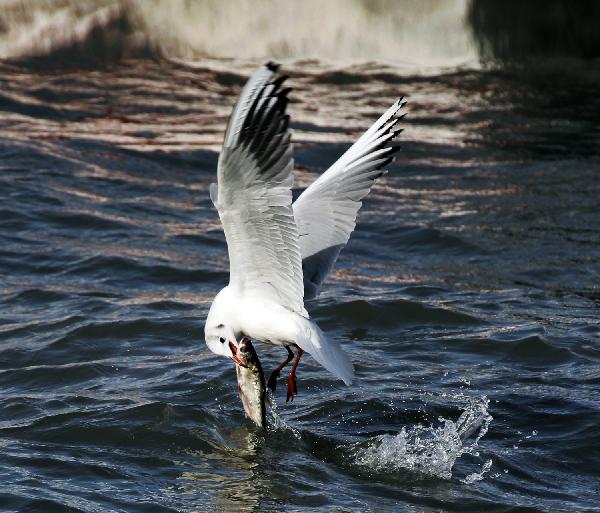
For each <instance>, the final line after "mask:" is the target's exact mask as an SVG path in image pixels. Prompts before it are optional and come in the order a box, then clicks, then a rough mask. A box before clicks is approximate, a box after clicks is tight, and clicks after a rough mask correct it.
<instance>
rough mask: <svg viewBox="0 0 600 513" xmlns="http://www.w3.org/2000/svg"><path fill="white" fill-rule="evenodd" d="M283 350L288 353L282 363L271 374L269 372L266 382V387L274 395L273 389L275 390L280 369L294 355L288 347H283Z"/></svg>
mask: <svg viewBox="0 0 600 513" xmlns="http://www.w3.org/2000/svg"><path fill="white" fill-rule="evenodd" d="M285 348H286V349H287V352H288V355H287V358H286V359H285V360H284V361H283V362H281V363H280V364H279V365H278V366H277V367H276V368H275V370H274V371H273V372H271V376H270V377H269V381H268V382H267V386H268V387H269V389H270V390H271V392H273V393H275V388H277V378H278V377H279V373H280V372H281V369H283V368H284V367H285V366H286V365H287V364H288V363H290V362H291V361H292V359H293V358H294V353H293V352H292V350H291V349H290V346H285Z"/></svg>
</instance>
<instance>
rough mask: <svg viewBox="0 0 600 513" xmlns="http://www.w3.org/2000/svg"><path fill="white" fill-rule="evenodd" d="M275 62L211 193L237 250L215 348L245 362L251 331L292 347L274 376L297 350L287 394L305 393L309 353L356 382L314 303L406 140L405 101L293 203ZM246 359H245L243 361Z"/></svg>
mask: <svg viewBox="0 0 600 513" xmlns="http://www.w3.org/2000/svg"><path fill="white" fill-rule="evenodd" d="M277 69H278V66H277V65H275V64H272V63H268V64H266V65H264V66H262V67H260V68H259V69H258V70H257V71H256V72H255V73H254V74H253V75H252V76H251V77H250V79H249V80H248V82H247V83H246V85H245V87H244V89H243V90H242V92H241V94H240V97H239V99H238V101H237V103H236V105H235V107H234V109H233V112H232V114H231V117H230V119H229V123H228V126H227V130H226V132H225V139H224V143H223V149H222V151H221V154H220V156H219V163H218V169H217V179H218V185H217V184H211V187H210V196H211V199H212V201H213V203H214V205H215V207H216V208H217V210H218V212H219V217H220V218H221V223H222V225H223V230H224V232H225V238H226V239H227V246H228V250H229V265H230V271H229V285H228V286H227V287H225V288H224V289H222V290H221V291H220V292H219V293H218V294H217V296H216V297H215V299H214V301H213V304H212V306H211V308H210V311H209V313H208V317H207V319H206V323H205V328H204V330H205V339H206V344H207V345H208V347H209V349H210V350H211V351H212V352H213V353H216V354H218V355H222V356H226V357H228V358H231V359H233V360H234V361H236V352H237V348H238V347H239V342H241V340H242V338H243V337H249V338H250V339H255V340H259V341H262V342H266V343H268V344H273V345H276V346H282V347H285V348H286V349H287V352H288V357H287V358H286V360H285V361H284V362H282V364H281V365H279V366H278V367H277V368H276V369H275V370H274V371H273V374H272V375H271V377H270V379H269V387H270V388H271V389H272V390H273V391H274V390H275V385H276V379H277V377H278V375H279V372H280V371H281V369H282V368H283V367H284V366H285V365H286V364H287V363H289V362H290V361H291V360H292V359H293V358H294V354H293V352H292V349H291V348H296V349H297V354H296V357H295V359H294V364H293V366H292V370H291V372H290V374H289V377H288V394H287V399H288V400H289V399H293V398H294V394H295V393H297V387H296V379H295V375H296V369H297V366H298V362H299V360H300V357H301V355H302V353H303V352H304V351H306V352H307V353H310V354H311V355H312V357H313V358H314V359H315V360H316V361H317V362H319V363H320V364H321V365H322V366H323V367H325V368H326V369H327V370H329V371H330V372H332V373H333V374H335V375H336V376H337V377H338V378H340V379H341V380H343V381H344V383H346V384H347V385H349V384H350V383H351V382H352V379H353V377H354V369H353V366H352V362H351V361H350V358H348V355H347V354H346V353H345V352H344V351H343V350H342V348H341V347H340V345H339V343H338V342H337V341H335V340H332V339H328V338H326V337H325V334H324V333H323V332H322V331H321V329H319V327H318V326H317V324H316V323H315V322H313V321H312V320H311V319H310V318H309V315H308V313H307V311H306V309H305V307H304V301H306V300H309V299H313V298H315V297H316V296H317V295H318V293H319V289H320V286H321V284H322V283H323V280H324V279H325V278H326V276H327V275H328V274H329V272H330V271H331V269H332V267H333V264H334V263H335V261H336V259H337V256H338V255H339V252H340V250H341V249H342V248H343V247H344V246H345V245H346V243H347V242H348V239H349V237H350V234H351V233H352V231H353V230H354V227H355V225H356V215H357V213H358V210H359V209H360V207H361V205H362V201H361V200H362V199H363V198H364V197H365V196H366V195H367V194H368V193H369V191H370V190H371V187H372V185H373V183H374V181H375V180H376V179H377V178H379V177H380V176H382V175H383V174H384V173H385V170H384V168H385V167H386V166H387V165H388V164H389V163H390V162H391V161H392V160H393V155H394V153H395V152H396V151H397V149H398V146H396V145H394V144H393V143H392V141H393V139H394V138H395V137H396V136H397V135H398V133H399V132H400V131H401V129H398V128H397V127H396V124H397V122H398V120H399V119H401V118H402V117H403V115H400V116H399V112H400V109H401V108H402V107H403V106H404V103H403V101H402V100H403V99H402V98H400V99H398V100H397V101H396V102H395V103H394V104H393V105H392V106H391V107H390V108H389V109H388V110H387V111H386V112H385V113H384V114H383V115H382V116H381V117H380V118H379V119H378V120H377V121H376V122H375V123H374V124H373V126H371V128H369V129H368V130H367V131H366V132H365V133H364V134H363V135H362V136H361V137H360V138H359V139H358V141H356V142H355V143H354V145H353V146H352V147H351V148H350V149H349V150H348V151H346V153H344V154H343V155H342V157H341V158H340V159H339V160H338V161H337V162H336V163H335V164H333V166H331V167H330V168H329V169H328V170H327V171H326V172H325V173H323V174H322V175H321V176H320V177H319V178H318V179H317V180H316V181H315V182H314V183H313V184H312V185H310V187H308V188H307V189H306V190H305V191H304V192H303V193H302V194H301V195H300V197H299V198H298V199H297V200H296V201H295V202H294V203H293V204H292V192H291V188H292V184H293V168H294V159H293V155H292V143H291V130H290V128H289V116H288V115H287V114H286V112H285V110H286V106H287V101H288V99H287V94H288V92H289V91H290V90H289V89H282V87H281V86H282V83H283V82H284V80H285V79H286V77H280V78H277V79H274V77H275V75H276V72H277ZM237 363H239V362H237Z"/></svg>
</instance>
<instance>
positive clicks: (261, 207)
mask: <svg viewBox="0 0 600 513" xmlns="http://www.w3.org/2000/svg"><path fill="white" fill-rule="evenodd" d="M276 71H277V66H275V65H274V64H270V63H269V64H266V65H265V66H262V67H261V68H259V69H258V70H257V71H256V72H255V73H254V74H253V75H252V77H250V79H249V80H248V82H247V84H246V85H245V87H244V89H243V90H242V93H241V95H240V98H239V99H238V102H237V104H236V105H235V107H234V109H233V112H232V114H231V117H230V118H229V124H228V126H227V131H226V133H225V140H224V143H223V150H222V151H221V155H220V156H219V164H218V169H217V178H218V185H217V186H214V185H212V186H211V191H210V192H211V198H212V199H213V202H214V203H215V206H216V207H217V210H218V211H219V217H220V218H221V223H222V225H223V231H224V232H225V238H226V239H227V246H228V250H229V265H230V281H229V285H230V286H231V287H234V288H237V289H238V290H240V291H241V292H243V293H257V294H259V295H260V296H261V297H269V298H271V299H273V300H275V301H276V302H277V303H279V304H281V305H282V306H285V307H286V308H288V309H290V310H292V311H294V312H296V313H298V314H300V315H302V316H304V317H308V314H307V313H306V310H305V309H304V301H303V294H304V286H303V282H302V263H301V257H300V248H299V246H298V229H297V228H296V223H295V221H294V214H293V211H292V193H291V187H292V182H293V173H292V171H293V167H294V160H293V158H292V144H291V142H290V138H291V131H290V129H289V128H288V124H289V116H287V115H286V113H285V109H286V106H287V93H288V92H289V89H281V84H282V83H283V81H284V80H285V77H281V78H279V79H277V80H273V77H274V76H275V73H276Z"/></svg>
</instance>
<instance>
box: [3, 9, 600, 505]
mask: <svg viewBox="0 0 600 513" xmlns="http://www.w3.org/2000/svg"><path fill="white" fill-rule="evenodd" d="M598 27H600V2H597V1H585V0H579V1H567V0H546V1H539V0H527V1H524V0H520V1H516V0H502V1H493V0H471V1H468V0H418V1H417V0H414V1H409V0H397V1H393V0H371V1H367V0H328V1H326V2H323V1H316V0H305V1H302V2H300V1H293V0H288V1H284V0H260V1H250V0H237V1H227V2H225V1H216V0H215V1H202V0H0V480H1V482H2V483H3V485H2V487H1V489H0V504H1V505H2V506H0V509H2V508H4V509H5V510H7V511H44V512H53V511H60V512H62V511H65V512H66V511H69V512H73V511H86V512H88V511H89V512H98V511H103V512H104V511H111V512H112V511H114V512H121V511H127V512H128V513H131V512H134V511H140V512H142V511H143V512H147V511H152V512H154V511H161V512H162V511H165V512H173V511H200V512H204V511H207V512H208V511H210V512H215V511H222V512H227V513H231V512H237V511H244V512H246V511H273V512H276V511H282V510H285V511H290V512H292V511H308V510H310V511H311V513H313V512H315V511H323V512H329V511H334V510H335V511H344V512H350V511H351V512H361V513H363V512H376V513H382V512H387V511H390V512H396V511H419V512H421V511H423V512H434V511H435V512H440V511H444V512H445V511H453V512H460V513H464V512H468V511H472V512H474V513H479V512H481V511H488V512H490V513H493V512H498V513H500V512H502V513H507V512H523V513H532V512H548V513H556V512H577V513H586V512H589V513H591V512H597V511H598V507H599V504H598V496H599V491H598V482H599V480H600V475H599V469H598V458H599V457H600V453H599V452H598V451H599V447H600V444H599V443H598V442H599V440H600V404H599V394H598V384H599V383H600V316H599V307H600V200H599V198H600V181H599V176H600V30H599V29H598ZM268 60H275V61H278V62H280V63H282V72H283V73H285V74H287V75H289V79H288V81H287V82H286V83H287V84H288V85H289V86H291V87H292V88H293V91H292V93H291V95H290V98H291V101H290V104H289V106H288V112H289V113H290V115H291V126H292V128H293V130H294V136H293V141H294V150H295V175H296V185H295V190H294V194H295V195H297V194H299V192H300V191H301V190H302V189H303V188H305V187H306V186H307V185H308V184H310V183H311V182H312V181H313V180H314V179H315V177H316V176H318V175H319V174H320V173H321V172H323V171H324V170H325V169H327V167H328V166H330V165H331V164H332V163H333V162H335V160H336V159H337V158H339V156H340V155H341V154H342V153H343V152H344V151H345V150H346V149H347V148H348V147H349V146H350V144H351V143H352V142H353V141H354V140H356V138H357V137H359V136H360V134H361V133H362V132H363V131H364V130H365V129H366V128H367V127H368V126H370V125H371V124H372V123H373V122H374V121H375V120H376V119H377V117H378V116H379V115H380V114H381V113H382V112H384V111H385V110H386V109H387V108H388V107H389V106H390V105H391V104H392V103H393V102H394V101H395V100H396V98H397V97H399V96H405V97H406V98H407V101H408V104H407V107H406V111H407V115H406V117H405V118H404V119H403V121H402V124H403V126H404V128H405V130H404V132H403V133H402V134H401V137H400V138H401V146H402V151H400V152H399V153H398V156H397V158H396V161H395V162H394V163H393V164H392V165H391V166H390V168H389V173H388V174H387V175H386V176H385V177H384V178H382V180H380V181H379V182H378V184H377V185H376V186H375V187H374V189H373V191H372V193H371V194H370V195H369V197H368V198H367V199H366V200H365V202H364V207H363V209H362V210H361V213H360V217H359V220H358V224H357V229H356V232H355V233H354V235H353V237H352V239H351V241H350V243H349V244H348V246H347V247H346V248H345V250H344V251H343V252H342V254H341V256H340V259H339V261H338V263H337V264H336V268H335V271H334V272H333V274H332V276H331V277H330V278H329V280H328V282H327V285H326V287H325V289H324V291H323V293H322V295H321V296H320V297H319V298H318V299H317V300H315V301H313V302H311V303H310V304H309V305H307V308H308V311H309V312H310V314H311V316H312V317H314V318H315V319H316V320H317V321H318V322H319V324H320V325H321V327H322V328H323V329H324V330H325V331H326V333H327V335H328V336H329V337H332V338H335V339H337V340H338V341H339V342H340V343H341V344H342V345H343V346H344V348H345V349H346V350H347V351H348V353H349V354H350V355H351V357H352V359H353V361H354V363H355V367H356V378H357V379H356V382H355V383H354V384H353V386H352V387H351V388H346V387H344V386H343V385H342V384H340V383H339V382H338V381H336V380H335V379H333V377H332V376H330V375H329V374H328V373H327V372H325V371H324V370H323V369H322V368H320V367H318V366H317V365H316V364H315V363H314V362H313V361H312V360H311V358H310V357H306V358H303V362H302V365H301V366H300V371H299V374H298V386H299V392H300V394H299V395H298V396H297V398H296V400H295V401H294V403H293V404H285V403H284V402H283V401H282V400H281V399H282V398H281V396H280V395H278V396H276V397H275V401H276V404H278V406H277V407H276V409H275V411H274V413H272V415H271V418H270V422H271V424H272V428H271V430H270V431H269V432H268V433H267V434H266V435H265V434H264V433H260V432H257V431H256V430H255V429H254V428H253V426H252V424H251V423H249V422H248V421H247V420H246V419H245V418H244V414H243V409H242V406H241V403H240V400H239V397H238V396H237V391H236V387H235V372H234V368H233V365H232V364H230V362H226V361H224V360H222V359H219V358H217V357H214V356H212V355H211V354H209V353H208V351H207V350H206V348H205V345H204V341H203V323H204V318H205V317H206V314H207V311H208V308H209V306H210V304H211V301H212V299H213V297H214V295H215V294H216V292H217V291H218V290H219V289H220V288H221V287H222V286H224V285H225V284H226V283H227V280H228V261H227V247H226V244H225V240H224V237H223V234H222V231H221V228H220V223H219V219H218V216H217V214H216V212H215V209H214V208H213V206H212V204H211V202H210V200H209V195H208V187H209V184H210V183H211V182H214V181H215V179H216V176H215V174H216V172H215V170H216V166H217V160H218V152H219V151H220V146H221V143H222V138H223V132H224V129H225V125H226V122H227V119H228V116H229V113H230V112H231V108H232V106H233V104H234V103H235V100H236V97H237V95H238V94H239V92H240V90H241V87H242V86H243V84H244V83H245V81H246V79H247V77H248V76H249V75H250V73H252V71H253V70H254V69H255V68H256V67H257V66H258V65H260V64H262V63H264V62H265V61H268ZM256 348H257V350H258V352H259V354H260V357H261V361H262V362H263V366H264V367H265V369H267V372H268V371H269V370H270V369H271V368H272V367H273V366H274V365H275V364H276V363H278V362H279V361H280V360H281V358H283V356H284V355H283V354H279V353H278V352H277V351H270V350H269V348H268V347H266V346H264V345H260V344H256ZM282 384H283V383H282ZM280 388H281V385H280ZM279 392H281V390H280V391H279Z"/></svg>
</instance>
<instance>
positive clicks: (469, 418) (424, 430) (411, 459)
mask: <svg viewBox="0 0 600 513" xmlns="http://www.w3.org/2000/svg"><path fill="white" fill-rule="evenodd" d="M488 403H489V401H488V399H487V398H486V397H483V398H481V400H478V401H474V402H472V403H471V404H469V405H468V406H467V407H466V408H465V410H464V411H463V413H462V414H461V415H460V417H459V418H458V419H457V420H456V422H453V421H452V420H448V419H439V420H440V422H441V425H439V426H424V425H421V424H418V425H416V426H411V427H403V428H402V429H401V430H400V432H399V433H398V434H396V435H382V436H378V437H376V438H373V439H370V440H368V441H367V442H359V443H357V444H355V445H354V446H353V447H352V451H351V454H352V458H353V460H354V462H355V463H356V464H358V465H360V466H362V467H366V468H368V469H372V470H375V471H386V472H389V471H398V470H411V471H416V472H420V473H423V474H427V475H432V476H436V477H440V478H442V479H450V478H452V469H453V467H454V464H455V463H456V460H457V459H458V458H460V457H461V456H462V455H463V454H471V455H474V456H478V453H477V451H476V448H477V445H478V443H479V440H481V438H482V437H483V436H484V435H485V434H486V433H487V430H488V427H489V425H490V422H491V421H492V416H491V415H490V414H489V413H488V411H487V406H488ZM491 465H492V462H491V460H488V461H487V462H485V463H484V464H483V465H482V468H481V471H480V472H478V473H473V474H470V475H469V476H467V477H465V478H464V480H463V482H465V483H467V484H469V483H472V482H475V481H478V480H480V479H482V478H483V475H484V474H485V472H487V471H488V470H489V469H490V467H491Z"/></svg>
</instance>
